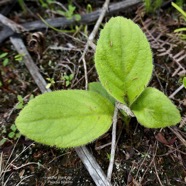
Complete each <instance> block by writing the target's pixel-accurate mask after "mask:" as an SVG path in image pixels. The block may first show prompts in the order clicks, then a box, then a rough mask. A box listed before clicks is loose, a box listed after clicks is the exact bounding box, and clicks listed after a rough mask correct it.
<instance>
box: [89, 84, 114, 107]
mask: <svg viewBox="0 0 186 186" xmlns="http://www.w3.org/2000/svg"><path fill="white" fill-rule="evenodd" d="M88 86H89V90H90V91H94V92H97V93H99V94H100V95H102V96H103V97H105V98H107V99H108V100H109V101H110V102H111V103H112V104H113V105H115V99H114V98H113V97H112V96H111V95H110V94H108V92H107V91H106V90H105V89H104V87H103V86H102V85H101V83H100V82H92V83H89V84H88Z"/></svg>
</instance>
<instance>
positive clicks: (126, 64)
mask: <svg viewBox="0 0 186 186" xmlns="http://www.w3.org/2000/svg"><path fill="white" fill-rule="evenodd" d="M95 65H96V69H97V72H98V75H99V79H100V81H101V84H102V85H103V87H105V89H106V90H107V92H109V93H110V94H111V95H112V96H113V97H114V98H115V99H116V100H118V101H119V102H121V103H125V104H127V105H128V106H130V105H132V103H133V102H134V101H135V100H136V99H137V97H138V96H139V95H140V94H141V93H142V91H143V90H144V89H145V88H146V86H147V84H148V82H149V80H150V78H151V75H152V69H153V65H152V52H151V49H150V45H149V42H148V41H147V38H146V36H145V35H144V33H143V32H142V30H141V29H140V28H139V26H138V25H136V24H135V23H134V22H133V21H131V20H129V19H126V18H123V17H115V18H111V19H110V20H109V22H108V23H106V25H105V27H104V29H103V30H102V31H101V33H100V38H99V40H98V42H97V47H96V53H95Z"/></svg>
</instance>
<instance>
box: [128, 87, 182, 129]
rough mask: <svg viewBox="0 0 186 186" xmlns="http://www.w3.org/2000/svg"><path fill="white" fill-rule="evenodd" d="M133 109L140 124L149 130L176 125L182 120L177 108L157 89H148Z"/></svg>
mask: <svg viewBox="0 0 186 186" xmlns="http://www.w3.org/2000/svg"><path fill="white" fill-rule="evenodd" d="M131 109H132V111H133V113H134V114H135V116H136V118H137V120H138V122H139V123H140V124H141V125H143V126H145V127H148V128H163V127H167V126H171V125H176V124H177V123H179V122H180V120H181V116H180V113H179V111H178V109H177V108H176V106H175V105H174V104H173V103H172V102H171V101H170V99H169V98H168V97H167V96H165V95H164V94H163V93H162V92H160V91H159V90H157V89H155V88H146V89H145V90H144V92H143V93H142V94H141V95H140V96H139V98H138V99H137V100H136V101H135V102H134V104H133V105H132V107H131Z"/></svg>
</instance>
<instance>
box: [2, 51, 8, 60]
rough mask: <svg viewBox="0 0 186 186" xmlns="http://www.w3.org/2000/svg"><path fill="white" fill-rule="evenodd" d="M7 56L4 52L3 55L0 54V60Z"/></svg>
mask: <svg viewBox="0 0 186 186" xmlns="http://www.w3.org/2000/svg"><path fill="white" fill-rule="evenodd" d="M7 55H8V53H7V52H4V53H2V54H0V59H2V58H4V57H6V56H7Z"/></svg>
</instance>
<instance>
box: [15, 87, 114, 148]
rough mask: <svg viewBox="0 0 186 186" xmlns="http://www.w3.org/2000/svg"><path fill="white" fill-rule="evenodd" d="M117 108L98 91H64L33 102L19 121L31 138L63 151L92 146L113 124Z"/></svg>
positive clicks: (19, 125) (17, 120)
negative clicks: (90, 144) (88, 144)
mask: <svg viewBox="0 0 186 186" xmlns="http://www.w3.org/2000/svg"><path fill="white" fill-rule="evenodd" d="M113 112H114V106H113V105H112V104H111V103H110V102H109V101H108V100H107V99H106V98H104V97H102V96H100V95H99V94H98V93H96V92H91V91H83V90H68V91H67V90H63V91H55V92H50V93H45V94H43V95H40V96H37V97H36V98H35V99H33V100H31V101H30V102H29V103H28V105H27V106H26V107H25V108H24V109H23V110H22V111H21V112H20V115H19V116H18V118H17V119H16V126H17V128H18V129H19V131H20V132H21V133H22V134H23V135H25V136H27V137H28V138H30V139H32V140H34V141H36V142H40V143H43V144H46V145H51V146H54V145H55V146H57V147H61V148H66V147H76V146H80V145H84V144H86V143H89V142H91V141H93V140H95V139H96V138H98V137H99V136H101V135H102V134H104V133H105V132H106V131H107V130H108V129H109V128H110V126H111V124H112V116H113Z"/></svg>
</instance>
